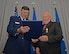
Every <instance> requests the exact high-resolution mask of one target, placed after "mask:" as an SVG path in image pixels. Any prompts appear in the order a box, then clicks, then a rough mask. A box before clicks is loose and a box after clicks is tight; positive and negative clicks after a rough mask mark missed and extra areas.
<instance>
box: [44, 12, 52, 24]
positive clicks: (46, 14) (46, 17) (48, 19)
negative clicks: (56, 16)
mask: <svg viewBox="0 0 69 54" xmlns="http://www.w3.org/2000/svg"><path fill="white" fill-rule="evenodd" d="M50 20H51V15H50V13H49V12H45V13H44V14H43V22H44V24H47V23H48V22H50Z"/></svg>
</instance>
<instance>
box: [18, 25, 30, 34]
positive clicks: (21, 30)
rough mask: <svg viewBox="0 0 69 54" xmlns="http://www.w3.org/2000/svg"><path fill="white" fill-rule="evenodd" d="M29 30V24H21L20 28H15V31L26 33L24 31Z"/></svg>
mask: <svg viewBox="0 0 69 54" xmlns="http://www.w3.org/2000/svg"><path fill="white" fill-rule="evenodd" d="M29 30H30V27H29V26H21V27H20V28H18V29H17V33H22V34H24V33H26V32H29Z"/></svg>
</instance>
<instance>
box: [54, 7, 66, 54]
mask: <svg viewBox="0 0 69 54" xmlns="http://www.w3.org/2000/svg"><path fill="white" fill-rule="evenodd" d="M54 9H55V16H56V22H58V23H60V20H59V15H58V12H57V9H56V8H54ZM60 46H61V53H62V54H67V52H66V46H65V43H64V40H61V44H60Z"/></svg>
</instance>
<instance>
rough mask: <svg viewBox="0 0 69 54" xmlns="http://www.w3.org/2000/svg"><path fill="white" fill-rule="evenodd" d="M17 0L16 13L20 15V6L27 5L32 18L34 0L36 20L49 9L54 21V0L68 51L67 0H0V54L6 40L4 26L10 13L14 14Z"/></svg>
mask: <svg viewBox="0 0 69 54" xmlns="http://www.w3.org/2000/svg"><path fill="white" fill-rule="evenodd" d="M16 1H18V14H19V15H20V13H19V12H20V8H21V7H22V6H28V7H29V8H30V16H29V18H30V19H32V13H33V12H32V8H33V6H32V2H35V10H36V14H37V20H42V14H43V12H45V11H49V12H50V13H51V14H52V21H55V13H54V6H53V4H54V2H56V8H57V10H58V14H59V17H60V23H61V27H62V31H63V36H64V40H65V44H66V47H67V51H68V53H69V39H68V38H69V24H68V23H69V21H68V20H69V3H68V2H69V0H38V1H37V0H0V54H2V50H3V48H4V45H5V43H6V40H7V38H8V37H7V35H8V34H7V32H6V28H7V25H8V23H9V19H10V16H11V15H14V8H15V2H16Z"/></svg>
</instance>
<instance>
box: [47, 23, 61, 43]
mask: <svg viewBox="0 0 69 54" xmlns="http://www.w3.org/2000/svg"><path fill="white" fill-rule="evenodd" d="M53 26H54V34H53V35H49V36H48V42H50V43H52V42H59V41H60V40H61V39H62V30H61V26H60V24H59V23H53Z"/></svg>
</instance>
